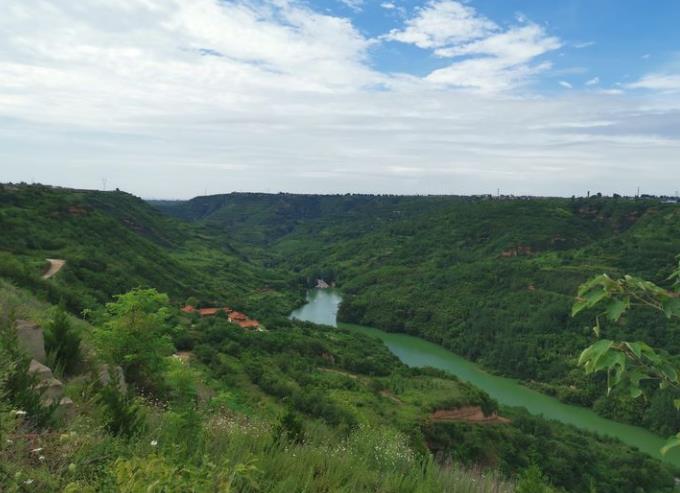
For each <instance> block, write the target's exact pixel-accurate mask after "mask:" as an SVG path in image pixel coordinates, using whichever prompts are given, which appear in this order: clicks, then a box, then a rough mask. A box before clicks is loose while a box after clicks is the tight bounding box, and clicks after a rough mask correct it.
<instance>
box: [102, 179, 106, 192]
mask: <svg viewBox="0 0 680 493" xmlns="http://www.w3.org/2000/svg"><path fill="white" fill-rule="evenodd" d="M102 188H103V189H104V191H105V192H106V178H102Z"/></svg>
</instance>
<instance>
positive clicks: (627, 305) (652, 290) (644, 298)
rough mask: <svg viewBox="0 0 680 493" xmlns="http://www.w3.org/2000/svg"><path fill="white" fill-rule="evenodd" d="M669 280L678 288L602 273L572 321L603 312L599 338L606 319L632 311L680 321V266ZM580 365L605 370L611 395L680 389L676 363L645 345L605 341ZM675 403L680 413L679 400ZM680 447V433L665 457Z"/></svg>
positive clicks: (582, 294)
mask: <svg viewBox="0 0 680 493" xmlns="http://www.w3.org/2000/svg"><path fill="white" fill-rule="evenodd" d="M669 280H672V281H673V286H672V288H671V289H666V288H663V287H660V286H658V285H656V284H654V283H653V282H650V281H646V280H644V279H641V278H638V277H634V276H630V275H626V276H624V277H623V278H621V279H612V278H611V277H609V276H608V275H606V274H602V275H600V276H597V277H594V278H592V279H590V280H589V281H588V282H586V283H584V284H583V285H581V287H580V288H579V290H578V297H577V299H576V302H575V303H574V305H573V307H572V316H574V315H577V314H578V313H580V312H582V311H583V310H586V309H590V308H593V307H596V306H597V307H600V308H604V309H603V310H602V311H601V312H600V313H599V314H598V315H597V316H596V318H595V326H594V327H593V331H594V332H595V335H596V336H597V337H598V338H599V337H600V335H601V331H602V330H601V325H600V320H601V318H602V317H604V318H606V319H608V320H610V321H612V322H618V321H619V320H620V319H621V317H622V316H623V315H624V314H625V313H626V312H627V311H628V310H630V309H632V308H636V307H647V308H652V309H654V310H657V311H660V312H663V313H664V315H665V316H666V317H667V318H669V319H671V318H680V264H679V266H678V268H677V270H675V271H674V272H673V274H671V276H670V278H669ZM578 364H579V366H583V368H584V369H585V372H586V374H592V373H596V372H600V371H606V372H607V393H610V392H611V391H612V390H613V389H614V388H617V389H619V390H622V391H624V392H628V393H629V395H630V396H631V397H633V398H638V397H640V396H643V395H644V385H643V384H642V382H643V381H650V382H655V383H658V385H659V388H661V389H667V388H675V389H680V380H679V376H680V370H679V368H678V363H677V358H675V357H674V356H672V355H669V354H667V353H666V352H665V351H662V350H655V349H654V348H652V347H651V346H649V345H647V344H645V343H644V342H641V341H635V342H631V341H614V340H610V339H600V340H598V341H597V342H595V343H594V344H592V345H591V346H589V347H587V348H586V349H585V350H584V351H583V352H582V353H581V356H580V357H579V360H578ZM673 403H674V405H675V408H676V409H678V410H680V399H676V400H674V401H673ZM678 446H680V433H678V434H677V435H676V436H674V437H672V438H671V439H670V440H669V441H668V443H667V444H666V446H664V447H663V448H662V453H666V452H667V451H668V450H670V449H671V448H673V447H678Z"/></svg>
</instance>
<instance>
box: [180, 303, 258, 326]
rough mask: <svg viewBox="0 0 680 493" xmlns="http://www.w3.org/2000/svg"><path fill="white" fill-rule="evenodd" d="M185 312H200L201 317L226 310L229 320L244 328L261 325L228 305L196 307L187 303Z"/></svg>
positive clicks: (183, 309) (184, 308)
mask: <svg viewBox="0 0 680 493" xmlns="http://www.w3.org/2000/svg"><path fill="white" fill-rule="evenodd" d="M182 312H184V313H198V314H200V315H201V317H211V316H213V315H217V314H218V313H219V312H224V313H227V314H228V315H229V321H230V322H232V323H235V324H237V325H238V326H240V327H242V328H244V329H245V328H257V327H259V326H260V322H258V321H257V320H251V319H250V318H248V315H246V314H245V313H241V312H237V311H234V310H232V309H231V308H227V307H226V306H224V307H221V308H195V307H193V306H191V305H187V306H185V307H183V308H182Z"/></svg>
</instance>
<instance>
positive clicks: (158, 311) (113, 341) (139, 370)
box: [95, 288, 172, 390]
mask: <svg viewBox="0 0 680 493" xmlns="http://www.w3.org/2000/svg"><path fill="white" fill-rule="evenodd" d="M169 316H170V308H169V301H168V297H167V295H165V294H161V293H159V292H158V291H156V290H155V289H141V288H137V289H133V290H132V291H130V292H128V293H125V294H121V295H118V296H116V301H115V302H113V303H107V304H106V307H105V310H104V312H103V313H102V314H100V320H99V324H100V326H99V328H97V329H96V331H95V343H96V345H97V349H98V350H99V354H101V355H104V357H105V358H106V359H108V360H109V362H110V363H113V364H116V365H120V366H121V367H122V368H123V371H124V372H125V376H126V379H127V380H128V381H129V382H131V383H133V384H136V385H137V386H139V387H141V388H143V389H146V390H155V389H156V390H157V387H158V386H159V385H161V383H162V373H163V370H164V369H165V366H166V361H165V356H167V355H169V354H171V353H172V343H171V341H170V337H169V336H168V330H167V327H166V323H167V320H168V318H169Z"/></svg>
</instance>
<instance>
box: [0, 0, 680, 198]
mask: <svg viewBox="0 0 680 493" xmlns="http://www.w3.org/2000/svg"><path fill="white" fill-rule="evenodd" d="M678 19H680V2H677V1H671V0H659V1H655V2H643V1H625V0H624V1H618V2H616V1H610V0H591V1H586V0H572V1H559V2H551V1H533V0H532V1H520V0H504V1H491V0H470V1H456V0H430V1H426V2H422V1H418V2H416V1H408V2H404V1H398V0H379V1H374V0H323V1H319V2H309V1H295V0H230V1H225V0H83V1H81V2H71V1H68V0H6V1H4V2H0V181H39V182H44V183H52V184H57V185H66V186H77V187H87V188H101V187H102V186H103V183H104V180H106V183H107V184H108V187H109V188H111V187H120V188H122V189H125V190H128V191H131V192H133V193H136V194H138V195H142V196H144V197H168V198H172V197H191V196H194V195H198V194H202V193H204V192H205V191H206V190H207V191H208V193H219V192H229V191H233V190H244V191H269V192H278V191H289V192H300V193H345V192H362V193H363V192H368V193H409V194H410V193H456V194H474V193H490V192H493V191H495V190H496V189H498V188H501V190H502V191H504V192H506V193H516V194H534V195H546V194H550V195H571V194H581V193H585V192H586V191H587V190H591V191H601V192H603V193H624V194H631V193H634V191H635V189H636V188H637V187H638V186H640V187H641V189H642V190H643V191H646V192H649V193H660V194H670V193H674V192H675V190H676V189H678V188H680V162H679V161H680V159H679V158H680V30H678V29H677V21H678Z"/></svg>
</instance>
